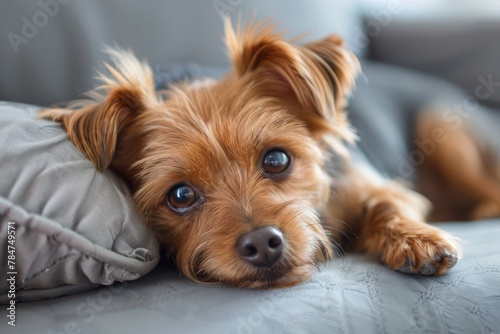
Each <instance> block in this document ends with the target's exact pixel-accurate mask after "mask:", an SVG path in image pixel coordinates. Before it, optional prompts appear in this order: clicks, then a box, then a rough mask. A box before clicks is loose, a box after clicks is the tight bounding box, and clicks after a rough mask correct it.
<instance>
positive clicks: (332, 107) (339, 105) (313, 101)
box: [225, 19, 359, 141]
mask: <svg viewBox="0 0 500 334" xmlns="http://www.w3.org/2000/svg"><path fill="white" fill-rule="evenodd" d="M225 30H226V45H227V48H228V51H229V54H230V57H231V60H232V62H233V66H234V70H235V72H236V75H238V76H244V75H246V74H248V73H251V75H253V76H254V77H253V78H254V79H253V80H254V81H255V82H256V83H257V84H258V86H259V87H261V89H262V92H263V93H264V94H271V95H273V96H277V97H283V98H287V99H294V100H295V101H296V102H297V103H298V104H299V105H300V108H299V109H300V110H298V111H296V112H298V113H300V116H301V117H302V118H304V120H305V121H306V124H308V126H309V127H310V129H311V130H312V131H313V133H314V132H320V133H321V132H325V131H326V132H330V133H332V132H333V133H335V134H336V135H337V136H339V137H340V138H342V139H344V140H348V141H351V140H353V139H354V137H355V136H354V134H353V133H352V131H351V130H350V128H349V126H348V123H347V119H346V115H345V113H344V112H343V111H344V107H345V104H346V95H347V94H348V93H349V92H350V90H351V88H352V86H353V84H354V81H355V76H356V74H357V72H358V70H359V62H358V60H357V58H356V57H355V56H354V55H353V54H352V53H351V52H350V51H348V50H347V49H346V48H345V46H344V43H343V41H342V39H341V38H340V37H338V36H335V35H331V36H328V37H326V38H324V39H322V40H319V41H317V42H313V43H310V44H307V45H304V46H294V45H292V44H289V43H287V42H285V41H284V40H283V38H282V35H281V34H279V33H276V32H274V30H275V27H274V26H272V25H269V24H268V23H266V22H261V23H259V24H256V25H254V26H252V25H251V24H250V25H249V27H248V28H247V29H245V30H244V31H243V32H242V31H241V29H240V26H239V25H238V28H237V29H236V32H235V31H234V30H233V27H232V25H231V22H230V20H229V19H226V22H225Z"/></svg>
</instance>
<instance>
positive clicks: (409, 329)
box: [0, 220, 500, 334]
mask: <svg viewBox="0 0 500 334" xmlns="http://www.w3.org/2000/svg"><path fill="white" fill-rule="evenodd" d="M438 226H439V227H440V228H442V229H444V230H446V231H448V232H450V233H452V234H454V235H456V236H458V237H460V238H461V239H462V240H463V245H464V258H463V259H462V260H461V261H460V262H458V264H457V265H456V266H455V267H454V268H453V269H452V270H451V271H450V272H449V274H447V275H444V276H440V277H424V276H414V275H405V274H402V273H398V272H395V271H392V270H390V269H388V268H386V267H384V266H382V265H380V264H378V263H377V262H376V261H375V260H374V259H370V258H367V257H365V256H363V255H354V254H351V255H347V256H345V257H342V258H337V259H334V260H332V261H331V262H328V263H326V264H324V265H321V266H320V270H319V272H317V273H316V274H315V275H314V276H313V278H312V279H311V280H310V281H308V282H304V283H302V284H299V285H297V286H294V287H291V288H286V289H277V290H248V289H229V288H226V287H217V286H215V287H213V286H212V287H210V286H202V285H198V284H195V283H193V282H190V281H189V280H187V279H184V278H180V277H179V274H178V272H177V271H176V269H175V268H173V267H168V266H167V265H166V264H165V263H161V265H159V266H158V267H157V268H156V269H155V270H154V271H153V272H152V273H151V274H149V275H147V276H145V277H143V278H141V279H139V280H136V281H133V282H126V283H125V284H122V283H117V284H114V285H113V286H109V287H101V288H99V289H98V290H94V291H90V292H87V293H85V294H78V295H72V296H66V297H61V298H57V299H53V300H46V301H40V302H36V303H27V304H25V303H21V304H19V305H18V308H19V314H21V315H22V317H20V319H19V321H18V323H17V325H16V329H17V330H18V331H19V332H20V333H24V334H31V333H40V332H44V333H50V332H54V333H59V332H64V331H65V328H66V329H67V328H72V329H74V330H75V332H78V330H81V333H94V334H101V333H102V334H108V333H123V334H127V333H190V334H196V333H203V334H211V333H214V334H226V333H228V334H229V333H231V334H233V333H234V334H241V333H245V334H249V333H254V334H255V333H276V334H281V333H287V334H304V333H308V334H309V333H318V334H326V333H328V334H333V333H345V334H358V333H367V334H371V333H381V334H382V333H384V334H386V333H390V334H391V333H394V334H401V333H464V334H470V333H477V334H494V333H500V318H499V317H498V310H500V289H499V287H500V243H499V242H498V236H499V235H500V221H499V220H492V221H482V222H472V223H449V224H439V225H438ZM28 319H29V320H28ZM2 326H3V327H2ZM5 326H6V325H5V322H0V331H2V329H3V328H6V327H5Z"/></svg>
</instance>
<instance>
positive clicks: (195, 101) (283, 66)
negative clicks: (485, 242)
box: [41, 21, 500, 288]
mask: <svg viewBox="0 0 500 334" xmlns="http://www.w3.org/2000/svg"><path fill="white" fill-rule="evenodd" d="M226 44H227V47H228V50H229V53H230V56H231V59H232V62H233V71H231V72H230V73H229V74H227V75H226V76H225V77H224V78H223V79H221V80H219V81H217V82H215V81H205V82H197V83H193V84H180V85H178V86H176V87H174V88H171V89H170V90H169V91H167V92H163V93H165V94H167V95H168V98H167V99H165V100H162V99H161V98H160V97H159V95H158V94H157V92H155V91H154V85H153V76H152V73H151V69H150V68H149V67H148V65H146V64H144V63H140V62H139V61H137V59H135V58H134V56H133V55H132V54H131V53H129V52H123V51H113V50H109V53H110V54H111V56H112V58H113V60H114V66H110V65H107V67H108V69H109V72H110V76H105V75H101V80H102V82H103V85H102V86H101V87H99V88H98V89H97V90H96V91H95V92H93V93H91V97H92V99H91V100H89V101H84V102H78V103H76V104H74V105H73V106H71V107H69V108H68V109H49V110H45V111H43V113H42V115H41V116H42V117H44V118H47V119H52V120H54V121H58V122H61V123H62V124H63V126H64V128H65V129H66V131H67V133H68V136H69V138H70V140H71V141H73V143H74V144H75V145H76V146H77V147H78V148H79V149H80V150H81V151H82V152H83V153H85V154H86V155H87V156H88V158H89V159H90V160H92V162H93V163H94V164H95V166H96V168H97V169H98V170H100V171H103V170H105V169H107V168H110V169H112V170H114V171H115V172H117V173H119V174H120V175H122V176H123V177H124V178H125V179H126V180H128V181H129V183H130V186H131V187H132V189H133V192H134V201H135V203H136V204H137V207H138V208H139V209H140V210H141V212H142V213H143V214H144V216H145V218H146V220H147V221H148V223H149V224H150V226H151V227H152V228H153V229H154V231H156V233H157V235H158V238H159V239H160V240H161V241H162V242H163V244H164V245H165V246H166V247H167V249H168V252H169V253H170V254H171V255H172V256H173V257H174V258H175V260H176V263H177V266H178V268H179V270H180V271H181V272H182V273H183V274H184V275H186V276H187V277H189V278H191V279H193V280H195V281H198V282H203V283H220V282H222V283H225V284H228V285H232V286H240V287H252V288H268V287H283V286H289V285H293V284H296V283H299V282H301V281H304V280H306V279H308V278H309V277H310V276H311V275H312V274H313V272H314V271H315V268H316V266H317V264H318V263H319V262H322V261H326V260H328V259H330V258H331V257H332V256H333V253H334V252H333V248H332V244H333V243H340V242H342V238H341V237H342V233H343V232H344V231H346V230H347V229H349V230H350V232H352V233H354V234H356V235H358V236H359V240H355V242H356V244H355V248H356V249H358V250H360V251H364V252H367V253H369V254H372V255H374V256H376V257H379V258H380V260H381V261H382V262H383V263H385V264H386V265H387V266H388V267H390V268H393V269H396V270H400V271H403V272H407V273H419V274H424V275H429V274H443V273H445V272H446V271H447V270H448V269H449V268H450V267H452V266H453V265H454V264H455V263H456V262H457V260H458V259H459V258H460V257H461V248H460V245H459V243H458V242H457V240H456V239H454V238H453V237H451V236H450V235H448V234H447V233H445V232H443V231H441V230H439V229H438V228H435V227H432V226H430V225H427V224H426V223H425V222H424V220H425V217H426V214H427V212H428V208H429V203H428V202H427V200H426V199H424V197H423V196H421V195H419V194H417V193H415V192H414V191H412V190H409V189H408V188H406V187H404V186H402V185H400V184H398V183H396V182H393V181H389V180H384V179H382V178H380V177H379V176H377V175H370V174H367V172H365V171H364V169H363V168H362V166H355V165H353V164H351V163H350V162H349V153H348V151H347V149H346V147H345V143H346V142H348V143H354V142H355V135H354V133H353V131H352V129H351V127H350V125H349V122H348V120H347V117H346V115H345V112H344V107H345V96H346V94H347V93H348V92H349V91H350V90H351V88H352V85H353V83H354V78H355V75H356V73H357V71H358V68H359V65H358V62H357V60H356V59H355V57H354V56H353V55H352V54H351V53H350V52H349V51H348V50H346V49H345V48H344V45H343V42H342V40H341V39H340V38H339V37H337V36H329V37H327V38H325V39H323V40H320V41H317V42H314V43H311V44H308V45H305V46H295V45H292V44H289V43H287V42H285V41H284V40H283V38H282V36H281V35H280V34H277V33H275V32H274V31H273V28H272V27H269V26H268V25H266V24H257V25H255V26H253V27H252V26H251V27H249V28H248V29H246V30H245V31H243V32H242V31H241V29H239V28H238V29H237V31H236V32H234V31H233V29H232V27H231V24H230V23H229V21H228V22H227V24H226ZM438 126H440V125H438ZM426 131H428V130H426V128H425V126H423V127H422V130H421V131H420V134H421V135H425V132H426ZM450 145H452V144H450ZM448 149H449V148H448V147H444V146H443V148H442V150H448ZM474 149H475V148H474V147H471V148H469V150H471V151H473V150H474ZM276 151H279V152H284V153H285V154H286V156H287V157H288V159H289V162H288V165H286V166H285V169H286V170H284V171H280V172H275V171H274V170H271V171H269V168H271V167H266V166H265V164H264V160H265V159H266V157H268V156H269V154H271V153H269V152H276ZM440 154H442V153H440V152H438V153H436V154H435V155H434V156H433V158H432V159H429V168H430V167H433V166H434V164H438V165H439V166H440V168H441V171H442V172H446V171H447V170H448V169H447V168H449V167H450V166H449V163H447V162H440V160H439V155H440ZM332 155H334V156H336V158H335V159H334V161H336V162H337V161H342V163H340V164H339V165H338V166H334V167H335V168H337V171H336V172H337V173H336V175H337V174H339V175H340V176H332V175H330V174H331V173H328V171H327V168H326V167H327V165H329V164H331V163H332V160H331V156H332ZM463 159H464V160H467V157H464V158H463ZM266 168H268V169H267V170H266ZM471 168H472V167H471ZM448 181H449V183H454V182H455V181H456V179H455V178H454V177H453V176H450V179H449V180H448V179H447V182H448ZM456 186H457V187H462V188H463V189H465V188H466V187H467V186H469V185H468V184H465V183H464V182H462V183H459V182H456ZM179 187H180V188H179ZM176 191H181V192H182V191H183V192H184V193H183V194H185V197H179V196H178V193H177V192H176ZM497 194H498V192H497ZM488 196H489V195H486V197H487V198H490V197H488ZM491 200H492V201H494V203H497V204H498V203H500V201H498V198H495V199H494V200H493V197H491ZM485 203H488V202H485ZM266 226H272V227H273V228H275V230H276V229H278V230H279V231H281V233H282V236H283V240H282V241H279V242H280V243H281V242H282V243H283V245H282V246H281V247H282V253H281V256H280V257H279V259H278V260H276V261H275V262H272V263H271V261H270V260H269V259H267V258H266V260H267V261H268V262H267V263H265V264H264V265H261V264H259V265H254V264H252V262H249V261H247V260H245V259H244V258H243V257H242V255H241V251H238V250H237V248H238V247H237V244H238V242H239V241H238V240H240V239H241V237H242V236H243V235H248V233H249V232H251V231H255V230H256V229H258V228H260V227H266ZM269 245H270V246H269V247H271V240H270V241H269ZM273 247H274V246H273ZM238 252H240V253H238Z"/></svg>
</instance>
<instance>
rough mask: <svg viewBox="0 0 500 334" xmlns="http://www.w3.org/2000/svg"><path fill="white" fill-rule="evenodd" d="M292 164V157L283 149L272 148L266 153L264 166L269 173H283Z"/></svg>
mask: <svg viewBox="0 0 500 334" xmlns="http://www.w3.org/2000/svg"><path fill="white" fill-rule="evenodd" d="M289 165H290V158H289V157H288V155H287V154H286V153H285V152H284V151H282V150H275V149H273V150H270V151H269V152H267V153H266V154H265V155H264V160H263V161H262V168H264V171H265V172H267V173H269V174H280V173H283V172H284V171H285V170H286V169H287V168H288V166H289Z"/></svg>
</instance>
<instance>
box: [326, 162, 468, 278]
mask: <svg viewBox="0 0 500 334" xmlns="http://www.w3.org/2000/svg"><path fill="white" fill-rule="evenodd" d="M342 183H343V185H344V186H343V187H342V186H341V189H337V195H338V196H334V197H336V199H337V201H335V199H334V200H333V201H334V202H335V203H334V204H333V205H332V206H331V208H332V209H333V210H334V212H330V214H335V213H337V214H339V213H340V217H343V218H344V220H345V221H346V222H347V223H348V224H349V225H351V228H352V229H353V230H354V231H355V232H356V233H357V234H358V235H359V240H357V243H356V245H355V247H356V249H357V250H360V251H363V252H366V253H368V254H371V255H373V256H375V257H378V258H379V259H380V260H381V261H382V262H383V263H384V264H385V265H387V266H388V267H389V268H391V269H394V270H398V271H401V272H404V273H412V274H421V275H441V274H444V273H446V271H447V270H448V269H449V268H451V267H453V266H454V265H455V264H456V263H457V261H458V260H459V259H460V257H461V247H460V245H459V243H458V241H457V240H456V239H455V238H453V237H452V236H451V235H449V234H447V233H446V232H444V231H442V230H440V229H438V228H437V227H434V226H431V225H428V224H427V223H426V222H425V216H426V214H427V211H428V206H429V204H428V202H427V201H426V200H425V198H423V197H422V196H421V195H419V194H417V193H415V192H414V191H412V190H410V189H408V188H405V187H404V186H402V185H401V184H399V183H397V182H394V181H387V180H377V181H376V182H375V181H374V179H373V177H371V176H367V175H366V174H365V173H363V172H359V171H354V170H352V171H351V172H350V174H348V175H347V176H346V178H345V179H344V181H343V182H342ZM342 215H343V216H342ZM332 232H333V231H332Z"/></svg>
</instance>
